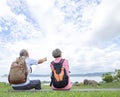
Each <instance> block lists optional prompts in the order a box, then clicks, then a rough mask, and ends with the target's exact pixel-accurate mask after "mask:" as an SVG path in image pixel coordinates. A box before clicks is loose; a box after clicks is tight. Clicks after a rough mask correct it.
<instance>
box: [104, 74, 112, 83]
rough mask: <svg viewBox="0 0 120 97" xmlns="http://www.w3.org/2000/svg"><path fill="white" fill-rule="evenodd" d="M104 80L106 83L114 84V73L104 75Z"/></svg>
mask: <svg viewBox="0 0 120 97" xmlns="http://www.w3.org/2000/svg"><path fill="white" fill-rule="evenodd" d="M102 80H103V81H105V82H112V81H113V80H114V78H113V76H112V73H104V74H103V75H102Z"/></svg>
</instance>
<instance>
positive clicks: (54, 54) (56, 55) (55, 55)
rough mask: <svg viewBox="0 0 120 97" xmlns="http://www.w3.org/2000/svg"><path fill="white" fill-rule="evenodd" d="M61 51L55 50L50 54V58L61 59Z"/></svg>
mask: <svg viewBox="0 0 120 97" xmlns="http://www.w3.org/2000/svg"><path fill="white" fill-rule="evenodd" d="M61 53H62V52H61V50H60V49H58V48H57V49H55V50H53V52H52V56H53V57H54V58H58V57H61Z"/></svg>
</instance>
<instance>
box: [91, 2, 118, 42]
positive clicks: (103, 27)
mask: <svg viewBox="0 0 120 97" xmlns="http://www.w3.org/2000/svg"><path fill="white" fill-rule="evenodd" d="M119 9H120V0H116V1H113V0H103V1H102V3H101V4H100V5H99V6H98V9H97V10H96V15H95V17H93V29H94V30H93V31H94V32H93V35H94V37H92V38H93V40H94V39H95V40H97V41H99V42H102V43H103V42H107V41H111V40H112V39H114V38H116V37H118V36H120V27H119V25H120V18H119V17H120V11H119ZM95 40H94V41H95Z"/></svg>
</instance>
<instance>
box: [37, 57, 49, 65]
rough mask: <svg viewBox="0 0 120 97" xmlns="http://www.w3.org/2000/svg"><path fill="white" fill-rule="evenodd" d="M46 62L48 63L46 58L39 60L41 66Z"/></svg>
mask: <svg viewBox="0 0 120 97" xmlns="http://www.w3.org/2000/svg"><path fill="white" fill-rule="evenodd" d="M45 61H47V57H45V58H43V59H39V60H38V64H41V63H43V62H45Z"/></svg>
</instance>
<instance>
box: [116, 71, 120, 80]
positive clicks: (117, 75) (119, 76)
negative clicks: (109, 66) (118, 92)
mask: <svg viewBox="0 0 120 97" xmlns="http://www.w3.org/2000/svg"><path fill="white" fill-rule="evenodd" d="M115 75H116V77H117V78H118V79H119V80H120V69H116V70H115Z"/></svg>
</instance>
